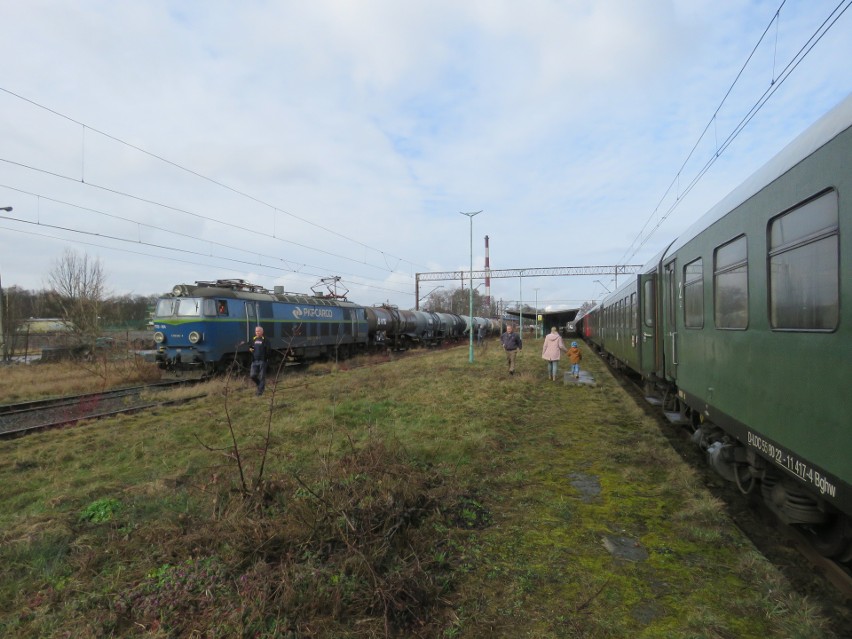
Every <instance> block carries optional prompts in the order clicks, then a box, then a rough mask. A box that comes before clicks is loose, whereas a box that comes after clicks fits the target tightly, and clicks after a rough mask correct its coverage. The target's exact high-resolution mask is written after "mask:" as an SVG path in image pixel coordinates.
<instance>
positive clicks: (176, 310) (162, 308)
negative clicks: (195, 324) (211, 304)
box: [157, 297, 202, 317]
mask: <svg viewBox="0 0 852 639" xmlns="http://www.w3.org/2000/svg"><path fill="white" fill-rule="evenodd" d="M201 302H202V300H201V299H200V298H197V297H181V298H178V299H174V298H163V299H161V300H160V301H159V302H157V317H173V316H174V315H177V316H178V317H200V316H201Z"/></svg>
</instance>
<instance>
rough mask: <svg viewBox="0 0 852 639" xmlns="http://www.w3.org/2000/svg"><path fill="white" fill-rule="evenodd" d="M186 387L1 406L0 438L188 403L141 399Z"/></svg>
mask: <svg viewBox="0 0 852 639" xmlns="http://www.w3.org/2000/svg"><path fill="white" fill-rule="evenodd" d="M187 383H188V382H187V381H185V380H180V381H177V380H176V381H168V382H159V383H157V384H150V385H146V386H134V387H131V388H120V389H115V390H108V391H102V392H99V393H86V394H83V395H69V396H65V397H56V398H51V399H39V400H34V401H28V402H20V403H16V404H4V405H0V438H1V439H11V438H14V437H21V436H23V435H28V434H31V433H36V432H40V431H44V430H49V429H51V428H60V427H63V426H71V425H73V424H76V423H77V422H80V421H83V420H93V419H102V418H104V417H112V416H114V415H121V414H126V413H133V412H138V411H142V410H147V409H150V408H154V407H157V406H163V405H167V404H173V403H178V402H183V401H187V400H188V399H192V398H186V399H181V400H165V401H151V399H150V398H147V399H143V397H142V395H143V392H145V391H149V392H150V391H153V392H155V393H156V392H158V391H163V390H168V389H170V388H174V387H176V386H182V385H186V384H187Z"/></svg>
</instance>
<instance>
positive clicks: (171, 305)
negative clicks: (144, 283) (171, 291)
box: [154, 297, 177, 317]
mask: <svg viewBox="0 0 852 639" xmlns="http://www.w3.org/2000/svg"><path fill="white" fill-rule="evenodd" d="M176 303H177V300H176V299H173V298H168V297H166V298H163V299H161V300H159V301H158V302H157V312H156V313H154V315H156V316H157V317H171V316H172V315H174V314H175V304H176Z"/></svg>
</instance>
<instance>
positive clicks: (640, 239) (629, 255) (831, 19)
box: [622, 0, 852, 262]
mask: <svg viewBox="0 0 852 639" xmlns="http://www.w3.org/2000/svg"><path fill="white" fill-rule="evenodd" d="M785 4H786V0H783V1H782V2H781V4H780V5H779V6H778V9H776V11H775V13H774V14H773V16H772V19H771V20H770V21H769V24H768V25H767V26H766V28H765V29H764V31H763V33H762V34H761V36H760V38H759V39H758V41H757V44H755V46H754V48H753V49H752V51H751V53H750V54H749V55H748V58H747V59H746V61H745V63H744V64H743V66H742V68H740V70H739V72H738V73H737V75H736V77H735V78H734V81H733V82H732V84H731V86H730V87H729V88H728V90H727V91H726V92H725V95H724V97H723V98H722V101H721V102H720V103H719V106H717V107H716V109H715V110H714V111H713V115H712V116H711V117H710V120H709V122H708V123H707V125H706V126H705V127H704V130H703V131H702V132H701V135H699V136H698V140H697V141H696V142H695V144H694V145H693V147H692V149H691V150H690V151H689V153H688V154H687V156H686V159H685V160H684V161H683V163H682V164H681V167H680V169H678V171H677V173H676V174H675V177H674V178H673V179H672V181H671V183H670V184H669V186H668V188H667V189H666V191H665V193H663V196H662V197H661V198H660V201H659V202H658V203H657V206H656V207H655V208H654V210H653V211H652V212H651V214H650V215H649V216H648V219H647V220H645V223H644V224H643V225H642V228H641V229H640V230H639V233H638V234H637V235H636V237H635V238H634V239H633V241H632V242H631V243H630V246H628V248H627V251H626V252H625V253H624V255H623V256H622V261H625V262H626V261H628V260H631V259H633V257H634V256H635V255H636V253H638V252H639V250H640V249H641V248H642V247H643V246H644V245H645V244H646V243H647V242H648V240H650V239H651V236H652V235H653V234H654V233H655V232H656V230H657V229H658V228H660V226H662V224H663V222H665V221H666V220H667V219H668V217H669V216H670V215H671V214H672V212H673V211H674V210H675V209H676V208H677V207H678V206H679V205H680V203H681V202H682V201H683V200H684V198H685V197H686V196H687V195H688V194H689V193H690V192H691V191H692V189H693V188H694V187H695V185H696V184H697V183H698V182H699V180H700V179H701V178H702V177H704V174H705V173H707V171H708V170H709V169H710V167H711V166H713V164H715V163H716V160H718V159H719V157H720V156H721V155H722V154H723V153H724V152H725V150H726V149H727V148H728V147H729V146H730V145H731V143H732V142H733V141H734V140H735V139H736V138H737V137H738V136H739V134H740V133H741V132H742V130H743V129H744V128H745V127H746V125H748V123H749V122H751V120H752V118H754V116H755V115H757V113H758V112H759V111H760V110H761V109H762V108H763V106H764V105H765V104H766V102H767V101H768V100H769V98H770V97H772V95H773V94H774V93H775V92H776V91H777V90H778V89H779V88H780V86H781V85H782V84H783V83H784V81H785V80H786V79H787V78H788V77H789V76H790V75H791V74H792V72H793V71H794V70H795V69H796V67H798V66H799V64H801V62H802V61H803V60H804V59H805V58H806V57H807V55H808V54H809V53H810V52H811V50H812V49H813V48H814V47H815V46H816V45H817V43H818V42H819V41H820V40H821V39H822V38H823V36H825V34H826V33H828V31H829V30H830V29H831V28H832V27H833V26H834V25H835V23H836V22H837V21H838V20H839V19H840V17H841V16H842V15H843V14H844V13H845V12H846V10H847V9H848V8H849V6H850V5H852V0H842V2H840V3H839V4H838V5H837V6H836V7H835V8H834V9H833V10H832V11H831V13H829V15H828V17H826V19H825V20H823V22H822V23H821V24H820V25H819V27H818V28H817V29H816V31H814V33H813V34H811V36H810V37H809V38H808V39H807V41H806V42H805V44H804V45H802V47H801V48H800V49H799V50H798V51H797V52H796V54H795V55H794V56H793V57H792V58H791V59H790V61H789V62H788V63H787V65H786V66H785V67H784V68H783V69H782V70H781V72H780V73H779V74H778V75H777V76H776V74H775V69H774V68H773V72H772V77H771V79H770V82H769V85H768V87H767V88H766V90H765V91H764V92H763V94H762V95H761V96H760V97H759V98H758V99H757V100H756V101H755V102H754V104H752V106H751V108H750V109H749V110H748V112H747V113H746V115H745V116H743V118H742V119H741V120H740V121H739V123H738V124H737V125H736V126H735V127H734V128H733V130H732V131H731V132H730V133H729V134H728V136H727V137H726V138H725V140H724V141H723V142H722V143H721V144H717V145H716V149H715V151H714V152H713V154H712V155H711V156H710V158H709V159H708V160H707V161H706V162H705V163H704V165H703V166H702V167H701V168H700V169H699V170H698V172H697V173H696V175H695V176H694V177H693V178H692V179H691V180H690V182H689V183H688V184H687V186H686V188H685V189H684V190H683V191H682V192H680V191H679V192H677V194H676V197H675V200H674V202H673V203H672V204H671V205H670V206H669V208H668V209H666V211H665V213H664V214H663V215H662V216H661V217H659V218H658V219H657V222H656V224H654V226H653V227H651V229H650V231H648V233H647V234H646V235H643V234H644V233H645V230H646V229H647V228H648V225H649V224H651V221H652V220H653V219H654V218H655V216H657V214H658V213H659V211H660V207H661V206H663V202H665V201H666V199H667V198H668V197H669V196H670V195H671V194H672V191H673V189H675V188H676V187H678V186H679V185H680V182H681V177H682V174H683V171H684V169H685V168H686V165H687V164H688V163H689V161H690V159H692V156H693V154H694V153H695V151H696V149H697V148H698V146H699V144H700V143H701V141H702V140H703V139H704V137H705V136H706V135H707V133H708V131H709V130H710V128H711V127H712V126H713V125H714V124H715V123H716V122H717V118H718V115H719V112H720V110H721V109H722V107H723V106H724V104H725V102H726V101H727V99H728V97H729V96H730V95H731V92H732V91H733V89H734V87H735V86H736V84H737V83H738V82H739V80H740V78H741V77H742V74H743V71H744V70H745V68H746V67H747V66H748V64H749V62H750V61H751V59H752V58H753V57H754V54H755V52H756V51H757V49H758V47H759V46H760V44H761V42H763V40H764V38H765V37H766V34H767V33H768V32H769V30H770V29H771V28H772V25H773V23H775V24H777V21H778V20H779V17H780V14H781V9H782V8H783V7H784V5H785ZM776 48H777V42H776ZM634 247H635V248H634ZM631 249H632V252H631Z"/></svg>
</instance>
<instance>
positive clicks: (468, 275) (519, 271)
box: [414, 264, 642, 309]
mask: <svg viewBox="0 0 852 639" xmlns="http://www.w3.org/2000/svg"><path fill="white" fill-rule="evenodd" d="M641 268H642V265H641V264H612V265H609V266H550V267H544V268H509V269H496V270H495V269H483V270H479V271H474V270H470V271H437V272H434V273H415V274H414V297H415V303H414V308H415V309H419V308H420V282H445V281H448V280H449V281H453V280H454V281H460V282H464V281H465V279H469V280H473V279H474V278H476V279H485V278H486V277H494V278H509V277H512V278H514V277H551V276H565V275H614V276H615V277H616V280H617V279H618V276H619V275H632V274H633V273H638V272H639V269H641Z"/></svg>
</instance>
